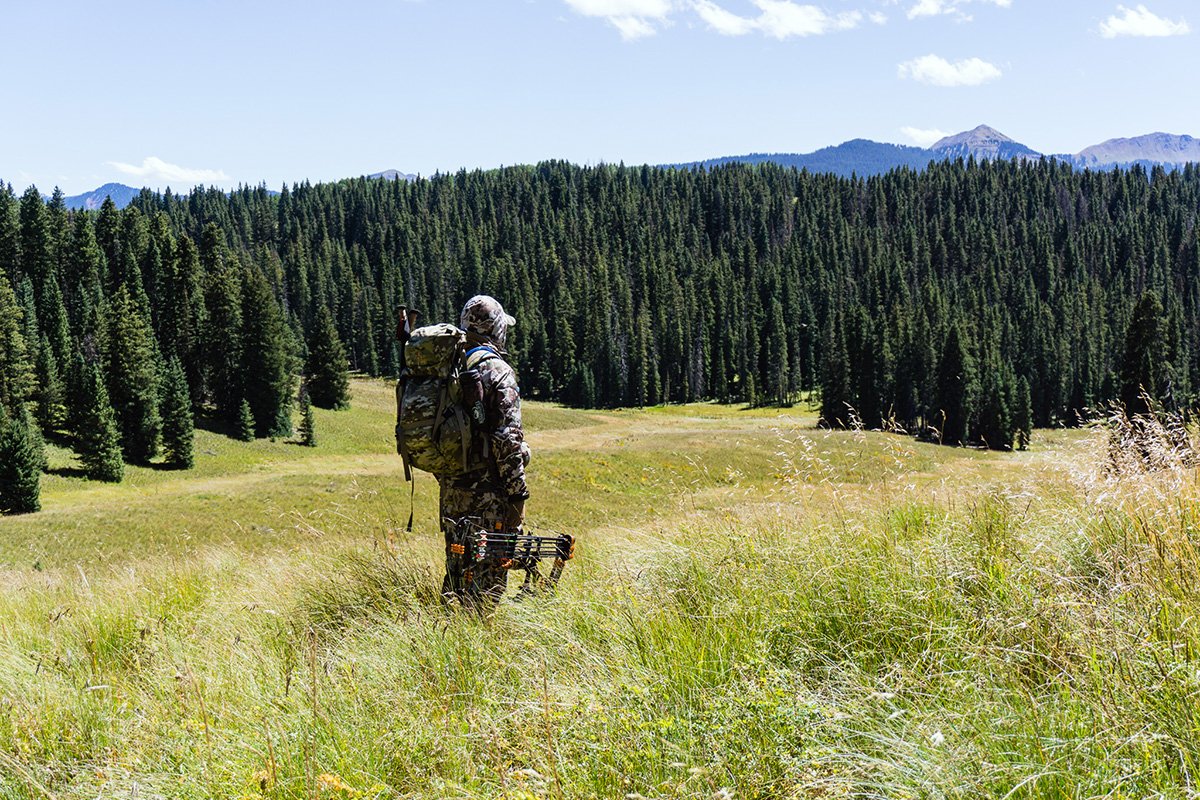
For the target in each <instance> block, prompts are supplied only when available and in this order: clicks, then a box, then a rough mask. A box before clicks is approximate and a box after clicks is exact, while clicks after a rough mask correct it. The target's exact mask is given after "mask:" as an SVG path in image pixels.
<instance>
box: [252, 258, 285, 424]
mask: <svg viewBox="0 0 1200 800" xmlns="http://www.w3.org/2000/svg"><path fill="white" fill-rule="evenodd" d="M289 344H290V342H289V337H288V332H287V325H286V323H285V322H284V319H283V315H282V313H281V312H280V310H279V306H278V304H277V303H276V302H275V297H274V295H273V294H272V293H271V287H270V286H269V285H267V281H266V279H265V278H263V276H262V275H261V274H260V273H259V272H258V271H257V270H254V269H250V270H247V271H246V275H245V276H244V278H243V279H242V385H243V387H244V398H245V400H246V401H247V402H248V403H249V404H250V411H251V413H252V414H253V415H254V429H255V432H256V433H257V435H258V436H260V437H264V438H265V437H268V436H269V437H272V438H274V437H276V436H290V435H291V433H292V369H291V366H292V365H291V358H290V354H289Z"/></svg>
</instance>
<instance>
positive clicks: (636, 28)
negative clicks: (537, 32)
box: [566, 0, 674, 41]
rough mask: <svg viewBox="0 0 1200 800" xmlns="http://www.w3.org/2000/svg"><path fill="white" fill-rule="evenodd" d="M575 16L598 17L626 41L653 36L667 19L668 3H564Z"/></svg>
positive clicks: (647, 0) (600, 0) (645, 0)
mask: <svg viewBox="0 0 1200 800" xmlns="http://www.w3.org/2000/svg"><path fill="white" fill-rule="evenodd" d="M566 2H567V5H568V6H570V7H571V8H572V9H573V10H574V11H575V12H576V13H578V14H582V15H583V16H585V17H599V18H601V19H603V20H605V21H607V22H608V23H609V24H610V25H612V26H613V27H614V28H616V29H617V31H618V32H619V33H620V34H621V38H622V39H625V40H626V41H632V40H633V39H641V38H643V37H646V36H653V35H654V34H655V33H657V32H658V28H657V26H658V25H662V24H666V23H667V22H668V21H669V18H670V16H671V11H672V9H673V6H674V3H673V2H672V0H566Z"/></svg>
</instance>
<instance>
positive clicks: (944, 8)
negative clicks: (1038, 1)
mask: <svg viewBox="0 0 1200 800" xmlns="http://www.w3.org/2000/svg"><path fill="white" fill-rule="evenodd" d="M973 2H974V3H991V4H992V5H994V6H999V7H1000V8H1010V7H1011V6H1012V0H917V2H916V3H915V4H914V5H913V6H911V7H910V8H909V9H908V18H909V19H916V18H917V17H936V16H940V15H942V14H953V15H955V16H956V17H957V18H958V21H959V22H970V21H971V15H970V14H968V13H967V12H965V11H963V10H962V7H963V6H965V5H968V4H970V3H973Z"/></svg>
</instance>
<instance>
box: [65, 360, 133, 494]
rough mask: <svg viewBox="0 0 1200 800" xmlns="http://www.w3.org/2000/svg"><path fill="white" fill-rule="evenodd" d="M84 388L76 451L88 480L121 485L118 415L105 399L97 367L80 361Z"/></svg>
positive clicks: (102, 382) (123, 475)
mask: <svg viewBox="0 0 1200 800" xmlns="http://www.w3.org/2000/svg"><path fill="white" fill-rule="evenodd" d="M79 371H80V372H81V373H82V375H83V381H82V383H83V385H84V386H86V387H87V391H86V392H85V393H84V395H83V397H82V398H81V400H80V402H81V404H82V405H81V408H80V411H79V413H78V417H79V422H78V424H77V426H76V434H75V450H76V452H77V453H78V455H79V460H80V462H82V464H83V470H84V472H85V473H86V474H87V476H88V477H89V478H91V479H92V480H97V481H107V482H109V483H120V482H121V480H122V479H123V478H124V477H125V463H124V462H123V461H122V459H121V433H120V430H119V428H118V427H117V415H116V412H114V411H113V407H112V404H111V403H110V402H109V398H108V388H107V386H106V385H105V381H104V377H103V375H102V374H101V371H100V367H99V366H98V365H96V364H86V363H83V362H80V367H79Z"/></svg>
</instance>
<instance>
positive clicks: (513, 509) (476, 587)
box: [438, 295, 530, 603]
mask: <svg viewBox="0 0 1200 800" xmlns="http://www.w3.org/2000/svg"><path fill="white" fill-rule="evenodd" d="M515 323H516V320H515V319H513V318H512V317H511V316H509V315H508V314H507V313H505V311H504V308H503V307H502V306H501V305H500V303H499V302H498V301H497V300H496V299H495V298H493V297H489V296H487V295H477V296H475V297H472V298H471V299H470V300H468V301H467V302H466V305H464V306H463V309H462V314H461V317H460V320H459V327H460V328H462V329H463V330H464V331H466V334H467V342H468V348H469V349H468V350H467V354H466V358H467V367H468V369H471V370H475V371H476V372H477V373H478V375H479V383H480V385H481V387H482V390H483V414H482V416H483V419H482V420H477V422H478V423H481V424H479V425H478V427H477V430H478V432H479V438H480V439H481V440H482V441H481V442H480V443H479V445H480V446H482V450H483V452H484V453H485V454H486V455H485V457H484V458H483V459H481V460H480V463H479V466H478V468H476V469H474V470H471V471H469V472H467V474H465V475H460V476H458V477H455V478H442V477H439V478H438V488H439V490H440V494H439V510H440V515H441V520H442V525H441V527H442V533H443V534H444V535H445V537H446V577H445V578H444V579H443V581H442V595H443V596H444V597H445V598H446V599H447V600H449V599H451V598H454V597H457V598H459V600H460V601H463V602H465V603H474V602H477V601H479V600H481V599H486V600H488V601H490V602H493V603H494V602H495V601H497V600H499V598H500V596H501V595H502V594H504V590H505V589H506V588H507V586H508V570H506V569H504V568H503V567H502V566H500V564H498V563H496V562H481V563H479V564H476V565H474V567H473V568H463V567H462V566H461V561H460V560H459V559H456V558H454V557H452V555H451V551H450V545H451V538H450V537H451V532H452V526H453V524H454V521H455V520H459V519H462V518H464V517H471V518H476V519H479V520H480V521H481V522H482V523H483V526H484V529H485V530H490V529H493V528H494V527H496V526H497V523H500V525H502V527H503V528H504V529H505V530H508V531H516V530H518V529H519V528H520V527H521V525H522V524H524V522H525V501H526V500H528V499H529V488H528V487H527V486H526V485H525V467H526V466H527V465H528V464H529V455H530V453H529V445H527V444H526V443H525V433H524V431H523V430H522V428H521V393H520V390H519V389H518V388H517V375H516V373H515V372H514V371H513V368H512V367H511V366H509V364H508V362H507V361H505V356H506V355H507V354H506V353H505V350H504V343H505V340H506V339H507V337H508V329H509V326H511V325H513V324H515ZM472 449H474V448H472Z"/></svg>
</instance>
